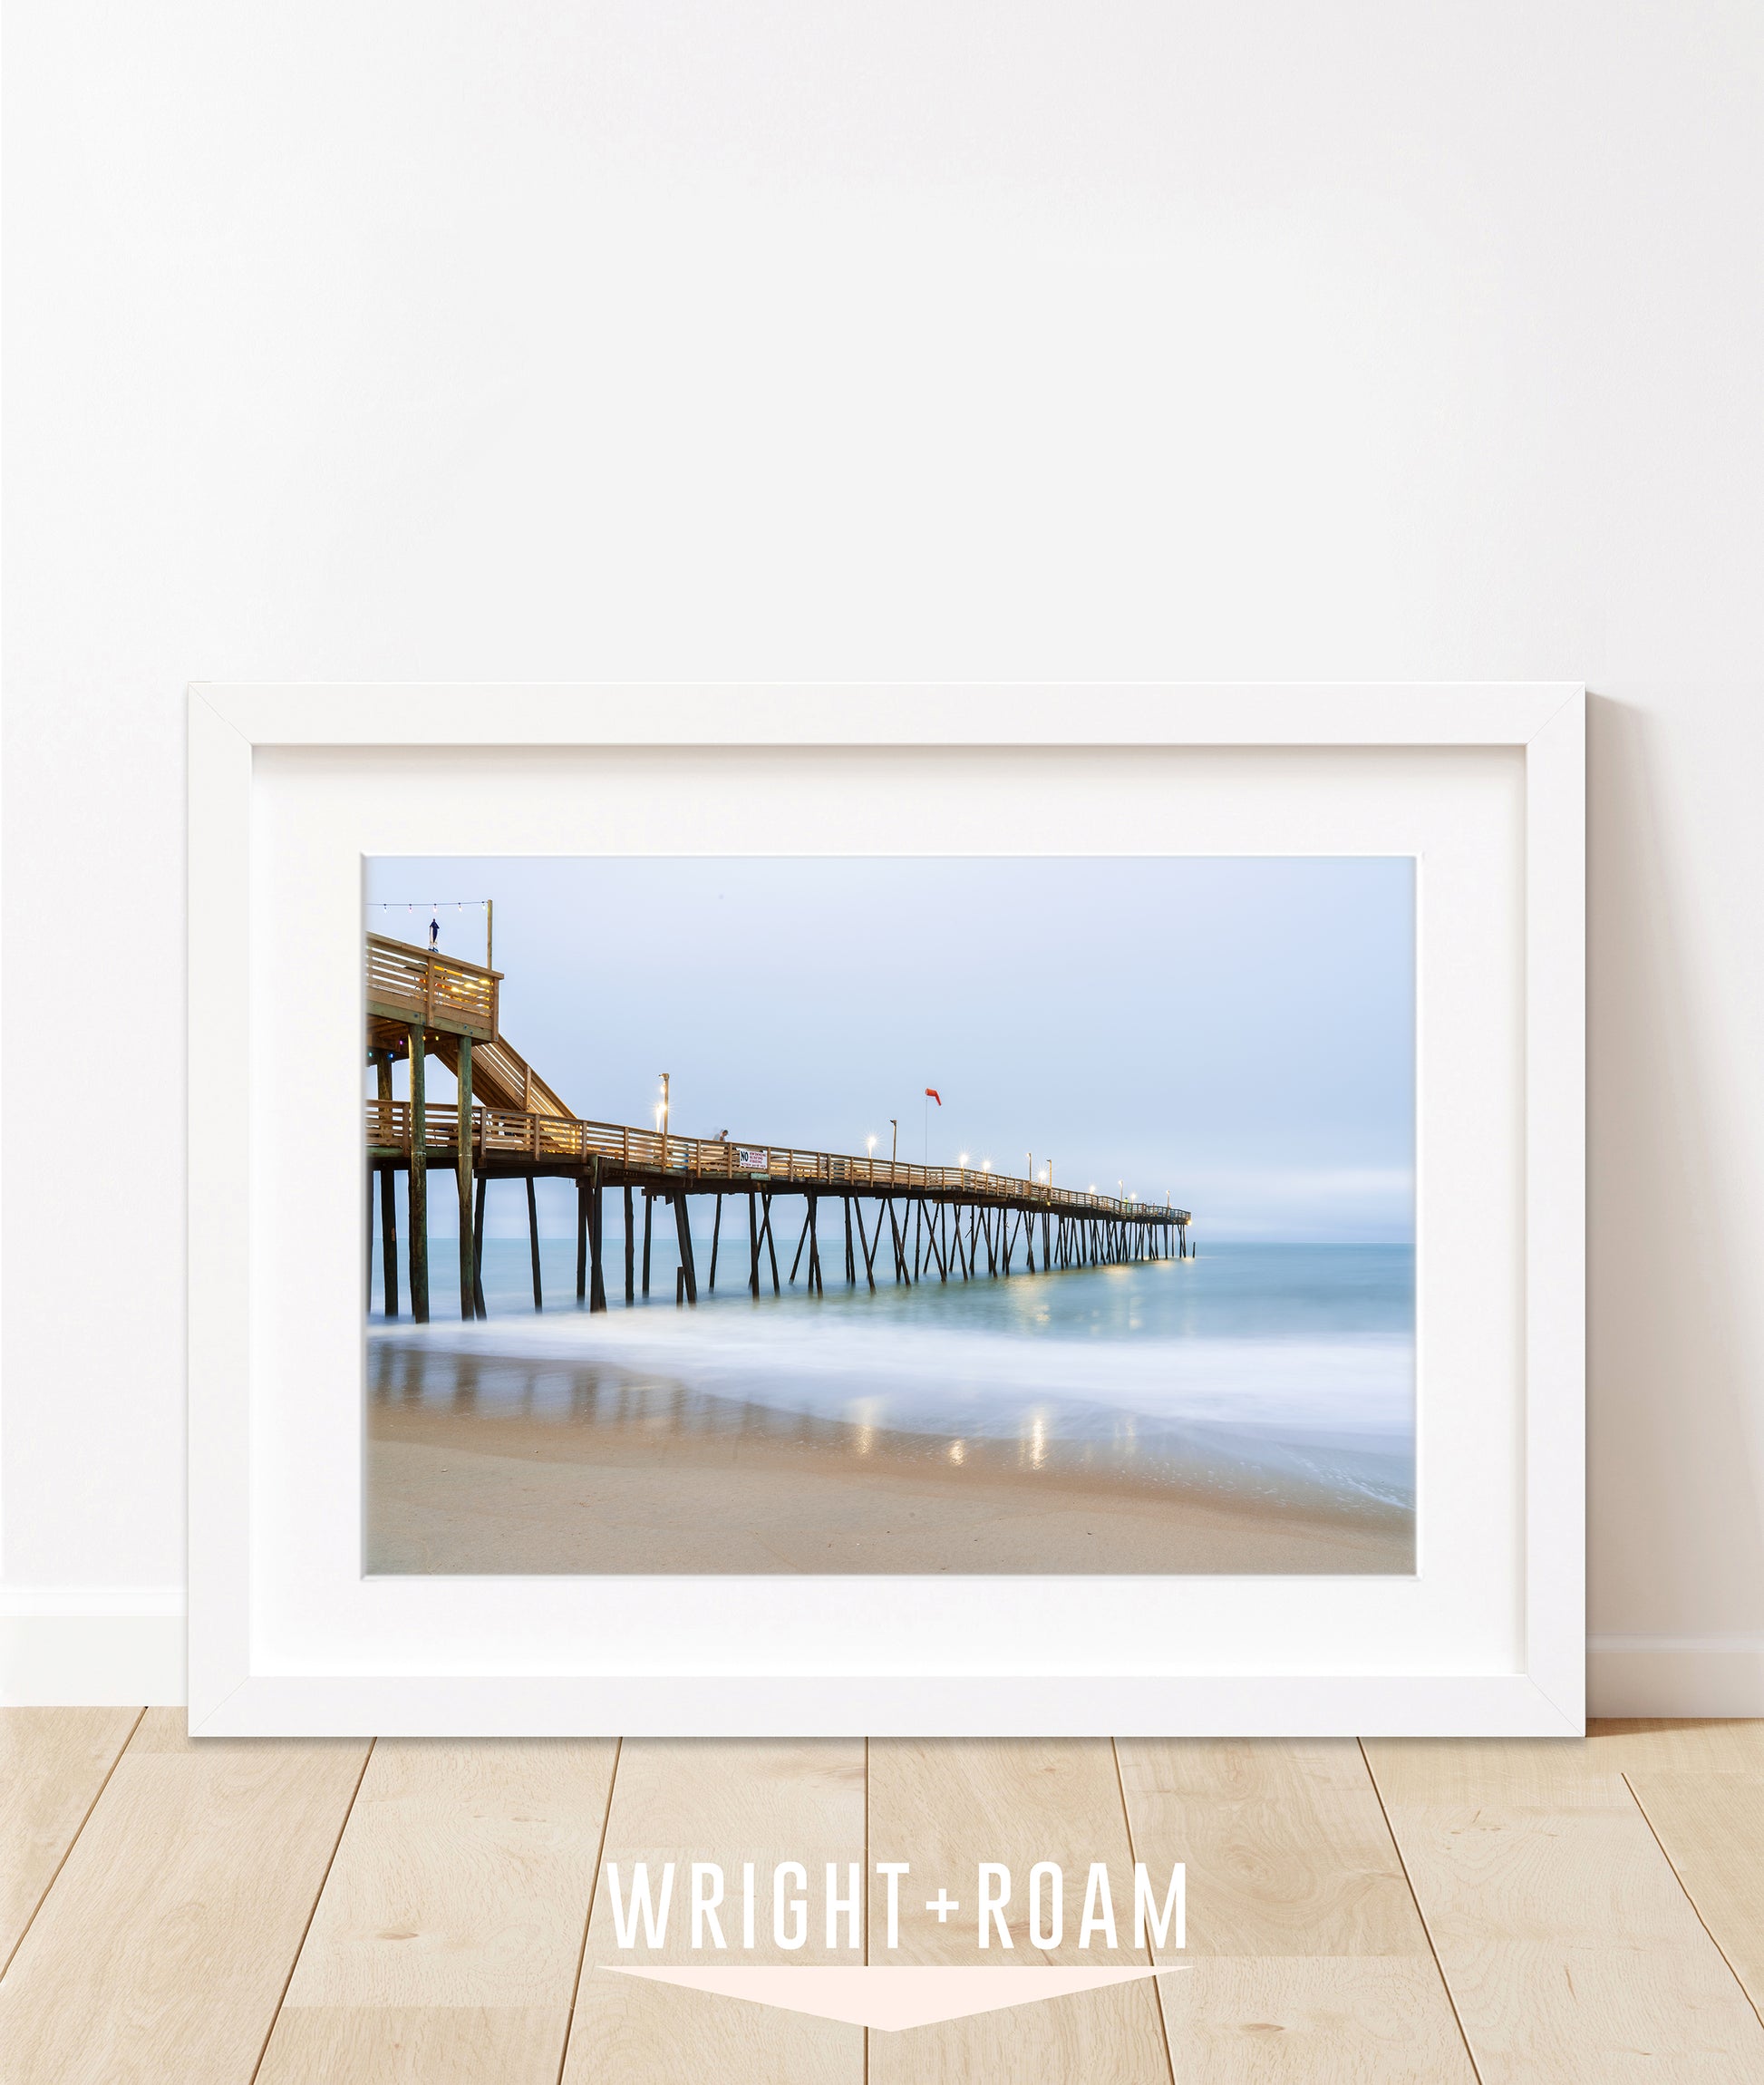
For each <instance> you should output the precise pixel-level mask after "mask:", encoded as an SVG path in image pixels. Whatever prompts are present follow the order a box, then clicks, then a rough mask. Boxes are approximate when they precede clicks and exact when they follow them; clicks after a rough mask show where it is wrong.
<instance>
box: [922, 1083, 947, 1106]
mask: <svg viewBox="0 0 1764 2085" xmlns="http://www.w3.org/2000/svg"><path fill="white" fill-rule="evenodd" d="M925 1097H926V1100H927V1101H935V1102H936V1103H937V1105H938V1107H940V1108H941V1107H942V1106H943V1104H944V1097H943V1095H942V1094H941V1093H940V1092H938V1091H937V1089H936V1088H935V1086H927V1087H926V1089H925Z"/></svg>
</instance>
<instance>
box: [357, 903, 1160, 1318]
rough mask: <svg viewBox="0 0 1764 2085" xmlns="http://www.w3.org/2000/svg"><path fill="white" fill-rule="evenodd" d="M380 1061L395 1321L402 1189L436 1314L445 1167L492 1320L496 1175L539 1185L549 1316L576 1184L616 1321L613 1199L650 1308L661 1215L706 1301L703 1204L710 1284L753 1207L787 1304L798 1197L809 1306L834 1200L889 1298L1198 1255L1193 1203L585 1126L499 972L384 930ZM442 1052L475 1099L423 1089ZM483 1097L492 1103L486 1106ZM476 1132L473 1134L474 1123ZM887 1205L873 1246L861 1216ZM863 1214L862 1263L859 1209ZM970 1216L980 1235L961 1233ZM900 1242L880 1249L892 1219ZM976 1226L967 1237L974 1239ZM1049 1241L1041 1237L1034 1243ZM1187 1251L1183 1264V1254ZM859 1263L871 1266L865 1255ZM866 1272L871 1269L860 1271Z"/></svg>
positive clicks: (467, 1300) (755, 1277) (376, 1052)
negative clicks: (740, 1208) (609, 1233)
mask: <svg viewBox="0 0 1764 2085" xmlns="http://www.w3.org/2000/svg"><path fill="white" fill-rule="evenodd" d="M367 965H368V976H367V984H368V989H367V1054H368V1061H369V1062H370V1063H373V1064H375V1065H377V1067H378V1069H379V1073H380V1077H379V1092H378V1094H377V1096H375V1097H371V1098H369V1099H368V1100H367V1101H366V1103H365V1108H366V1117H365V1130H366V1145H367V1158H368V1163H369V1169H370V1172H369V1246H368V1250H369V1256H370V1264H371V1260H372V1253H373V1187H374V1184H375V1181H376V1179H377V1181H378V1185H379V1188H380V1196H379V1201H380V1217H381V1223H380V1228H381V1244H382V1251H383V1265H384V1299H385V1307H386V1310H387V1313H388V1314H389V1315H390V1314H396V1312H397V1308H398V1301H397V1297H398V1275H397V1245H396V1236H395V1230H394V1222H395V1217H394V1203H393V1176H394V1174H395V1173H397V1172H399V1171H401V1170H402V1171H403V1172H405V1173H406V1174H407V1175H408V1176H409V1179H410V1190H411V1192H410V1209H411V1227H412V1240H411V1247H412V1249H411V1266H410V1277H411V1297H412V1310H413V1313H414V1314H415V1315H416V1316H417V1317H418V1318H419V1319H422V1318H426V1317H427V1315H428V1250H427V1201H428V1195H427V1185H426V1182H427V1177H428V1175H429V1173H430V1172H431V1171H434V1170H437V1169H442V1170H446V1171H449V1172H451V1173H453V1174H454V1175H455V1177H456V1179H457V1182H458V1188H459V1195H460V1215H461V1219H462V1220H461V1223H460V1241H461V1245H460V1313H461V1315H462V1316H466V1317H472V1316H480V1315H482V1314H483V1310H484V1303H483V1278H482V1264H483V1226H484V1184H485V1182H486V1181H488V1180H490V1179H521V1180H525V1181H526V1182H527V1207H528V1227H529V1234H530V1239H531V1246H532V1268H533V1302H534V1306H535V1308H536V1309H537V1308H543V1306H544V1298H543V1293H542V1285H541V1280H540V1272H539V1250H538V1208H537V1205H536V1203H535V1199H534V1194H533V1186H532V1183H533V1182H534V1181H535V1180H536V1179H540V1178H562V1179H568V1180H572V1181H574V1182H575V1183H576V1188H577V1296H578V1298H583V1299H586V1301H587V1302H588V1304H589V1307H590V1309H594V1310H604V1309H605V1308H606V1293H605V1277H604V1269H603V1266H602V1252H601V1223H602V1198H603V1197H604V1195H605V1193H606V1190H608V1189H617V1190H622V1191H623V1193H624V1197H625V1299H626V1301H627V1302H630V1301H633V1300H635V1295H636V1276H635V1248H634V1242H633V1241H634V1197H635V1194H637V1193H641V1194H642V1196H643V1198H644V1211H643V1285H642V1293H643V1294H644V1295H648V1294H649V1270H650V1256H651V1253H650V1247H651V1234H652V1225H653V1214H654V1203H655V1202H656V1201H658V1200H659V1201H663V1202H664V1203H666V1204H668V1205H670V1206H671V1207H672V1208H673V1211H674V1227H675V1234H676V1239H677V1243H678V1246H679V1254H680V1268H679V1276H678V1295H677V1300H678V1301H680V1302H682V1303H684V1304H693V1303H696V1302H697V1300H698V1287H697V1269H696V1266H695V1259H694V1252H693V1234H692V1227H691V1223H690V1220H689V1217H688V1215H687V1206H688V1199H689V1198H691V1197H692V1196H694V1195H713V1196H715V1197H716V1198H717V1209H716V1227H715V1230H714V1231H713V1234H712V1256H711V1277H710V1285H712V1286H714V1285H715V1280H716V1266H717V1255H718V1251H719V1246H720V1241H721V1236H722V1198H724V1197H725V1196H730V1195H733V1196H738V1197H741V1198H744V1200H745V1202H746V1204H747V1211H748V1230H749V1240H748V1244H749V1252H748V1255H747V1257H748V1260H749V1268H748V1286H749V1287H750V1289H751V1293H752V1294H753V1295H759V1294H760V1291H761V1279H762V1254H763V1256H764V1258H763V1266H764V1268H766V1269H769V1271H770V1275H771V1286H772V1288H773V1291H774V1293H781V1285H780V1277H779V1273H778V1265H777V1243H776V1240H775V1239H774V1237H773V1236H772V1232H771V1214H772V1202H773V1199H774V1198H776V1197H778V1196H780V1195H800V1196H801V1197H802V1198H803V1203H804V1211H803V1219H802V1228H801V1233H800V1236H799V1238H798V1241H797V1247H796V1256H795V1259H794V1260H793V1261H792V1264H791V1268H790V1281H791V1282H792V1283H794V1282H795V1280H796V1278H797V1274H798V1270H799V1268H800V1266H801V1265H802V1261H803V1255H804V1251H805V1248H806V1251H807V1255H808V1266H807V1272H808V1281H809V1292H810V1293H819V1292H820V1290H821V1287H822V1267H821V1257H820V1241H819V1223H818V1216H819V1204H820V1203H821V1202H823V1201H825V1200H829V1199H830V1200H833V1201H834V1202H836V1203H837V1204H838V1205H841V1206H842V1214H843V1217H844V1227H845V1251H844V1262H845V1274H846V1278H847V1280H848V1281H849V1282H852V1283H854V1284H855V1283H856V1282H857V1281H858V1279H860V1278H862V1279H865V1280H867V1283H868V1285H869V1286H870V1287H871V1288H874V1287H875V1286H876V1262H877V1259H878V1258H880V1259H882V1260H883V1264H884V1269H885V1278H887V1272H888V1270H889V1269H890V1267H891V1269H892V1275H893V1278H894V1279H895V1280H897V1281H900V1282H905V1283H906V1284H907V1285H909V1286H910V1285H912V1284H913V1283H915V1282H917V1281H920V1280H925V1279H929V1278H931V1276H932V1275H935V1278H936V1279H937V1280H939V1281H940V1282H946V1281H949V1280H952V1279H959V1280H963V1281H966V1280H972V1279H976V1278H979V1275H980V1268H981V1262H982V1259H983V1257H984V1262H985V1268H986V1275H987V1276H988V1277H989V1278H990V1277H992V1276H993V1275H1001V1274H1002V1275H1009V1274H1010V1273H1011V1271H1012V1260H1013V1256H1014V1255H1015V1253H1016V1252H1018V1251H1019V1250H1021V1251H1022V1252H1023V1255H1024V1258H1025V1262H1026V1266H1027V1269H1028V1271H1029V1272H1031V1273H1033V1272H1035V1271H1036V1268H1037V1256H1036V1246H1037V1243H1038V1242H1039V1244H1040V1246H1041V1256H1040V1267H1041V1271H1042V1272H1050V1271H1053V1270H1056V1269H1059V1268H1063V1267H1069V1266H1098V1265H1106V1264H1111V1263H1114V1262H1118V1261H1124V1260H1130V1259H1139V1258H1166V1257H1169V1258H1184V1257H1187V1254H1188V1242H1187V1228H1188V1225H1189V1222H1190V1221H1191V1218H1190V1215H1189V1212H1188V1211H1187V1209H1181V1208H1178V1207H1175V1206H1174V1205H1173V1204H1169V1203H1149V1202H1142V1201H1139V1200H1136V1199H1134V1198H1131V1197H1125V1198H1123V1197H1118V1196H1113V1195H1100V1194H1092V1193H1090V1192H1088V1191H1086V1190H1081V1189H1075V1188H1056V1187H1054V1186H1052V1185H1051V1184H1050V1183H1048V1182H1045V1181H1036V1180H1031V1179H1020V1178H1013V1177H1012V1176H1010V1175H1007V1174H1001V1173H996V1172H993V1170H992V1169H990V1168H987V1167H974V1166H922V1165H914V1164H911V1163H910V1162H907V1161H904V1160H901V1159H877V1158H875V1157H870V1156H865V1157H859V1156H856V1155H852V1154H848V1153H845V1152H838V1151H816V1150H804V1149H799V1148H797V1147H794V1146H790V1145H780V1144H771V1143H761V1142H757V1141H754V1142H746V1141H742V1140H741V1139H735V1138H724V1137H716V1138H705V1137H682V1136H675V1135H673V1134H672V1133H669V1132H664V1131H663V1130H645V1129H638V1128H635V1127H633V1126H631V1125H628V1124H625V1123H617V1122H598V1121H593V1120H588V1119H586V1118H585V1117H582V1116H577V1115H574V1114H572V1113H571V1112H570V1111H569V1110H568V1109H567V1107H566V1106H565V1104H564V1102H563V1101H561V1100H560V1099H559V1098H558V1097H557V1094H556V1092H554V1091H553V1090H552V1089H551V1088H550V1087H549V1086H548V1085H547V1084H546V1082H545V1081H543V1080H542V1079H540V1078H539V1077H538V1074H537V1073H536V1072H534V1070H533V1068H532V1067H531V1065H529V1064H528V1062H527V1061H526V1060H525V1059H524V1058H523V1057H522V1056H521V1055H520V1054H519V1052H518V1051H516V1050H515V1049H514V1047H513V1046H512V1044H510V1043H509V1042H508V1041H507V1039H506V1038H505V1037H504V1036H503V1035H502V1034H501V1033H500V1031H499V984H500V981H501V974H500V973H499V972H498V971H494V970H489V969H486V968H484V967H482V966H481V965H477V964H470V963H463V962H460V960H459V959H457V958H454V957H449V956H442V955H438V954H436V953H434V952H431V951H430V950H427V949H422V948H417V947H413V946H410V945H408V944H405V943H402V942H394V941H390V940H388V939H386V938H385V937H384V936H379V935H370V936H368V943H367ZM431 1054H432V1055H435V1056H438V1057H440V1058H441V1062H443V1063H444V1064H446V1066H447V1068H448V1070H449V1071H450V1072H453V1074H454V1075H455V1077H456V1078H457V1079H458V1081H459V1082H460V1093H461V1100H460V1101H455V1102H442V1103H441V1104H439V1105H436V1104H433V1103H431V1102H430V1101H428V1100H427V1098H426V1095H425V1092H424V1083H425V1081H424V1079H423V1074H422V1062H423V1059H424V1058H425V1057H426V1056H429V1055H431ZM401 1058H402V1059H408V1061H409V1062H410V1064H411V1070H412V1098H411V1099H410V1100H408V1101H395V1100H393V1097H392V1066H393V1062H395V1061H396V1060H398V1059H401ZM480 1094H481V1095H482V1096H483V1099H482V1100H480V1099H479V1098H477V1096H478V1095H480ZM462 1119H463V1120H464V1121H465V1122H466V1124H467V1131H466V1134H465V1136H464V1138H463V1139H461V1135H460V1122H461V1120H462ZM865 1203H868V1204H870V1205H872V1207H873V1214H874V1218H875V1235H874V1236H873V1237H872V1236H871V1235H870V1231H869V1227H868V1226H867V1224H866V1223H865V1221H864V1212H863V1207H862V1205H864V1204H865ZM854 1205H857V1207H856V1217H857V1233H856V1244H857V1246H858V1249H857V1250H855V1249H854V1238H853V1215H854ZM964 1212H965V1217H966V1221H965V1231H966V1236H965V1237H964V1235H963V1234H964ZM885 1217H886V1219H887V1227H888V1233H887V1241H886V1243H887V1246H888V1248H889V1250H888V1252H887V1254H886V1255H885V1254H884V1250H883V1247H884V1245H885V1239H884V1235H883V1223H884V1218H885ZM1038 1231H1039V1233H1040V1237H1039V1241H1038V1239H1037V1232H1038ZM1172 1246H1174V1250H1172V1249H1171V1248H1172ZM860 1254H861V1258H860ZM860 1265H861V1269H862V1272H861V1275H860V1273H859V1268H860Z"/></svg>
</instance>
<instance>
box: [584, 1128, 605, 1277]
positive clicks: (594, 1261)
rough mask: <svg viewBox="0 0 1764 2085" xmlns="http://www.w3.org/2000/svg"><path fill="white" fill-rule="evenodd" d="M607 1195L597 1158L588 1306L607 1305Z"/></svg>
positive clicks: (592, 1177) (591, 1192)
mask: <svg viewBox="0 0 1764 2085" xmlns="http://www.w3.org/2000/svg"><path fill="white" fill-rule="evenodd" d="M605 1230H606V1193H605V1190H604V1189H603V1188H602V1187H601V1185H600V1160H599V1159H595V1160H594V1162H593V1169H592V1171H591V1172H590V1174H589V1177H588V1261H589V1265H588V1308H589V1310H590V1311H597V1310H605V1309H606V1239H605Z"/></svg>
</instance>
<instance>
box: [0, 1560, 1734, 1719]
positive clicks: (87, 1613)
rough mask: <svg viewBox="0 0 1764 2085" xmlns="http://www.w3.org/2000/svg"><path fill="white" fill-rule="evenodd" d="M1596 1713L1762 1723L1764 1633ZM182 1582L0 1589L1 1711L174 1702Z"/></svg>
mask: <svg viewBox="0 0 1764 2085" xmlns="http://www.w3.org/2000/svg"><path fill="white" fill-rule="evenodd" d="M1586 1683H1587V1713H1588V1714H1589V1715H1592V1716H1690V1717H1697V1716H1764V1636H1594V1638H1593V1639H1592V1641H1591V1642H1590V1643H1589V1644H1587V1646H1586ZM186 1698H187V1696H186V1690H185V1624H184V1592H183V1588H182V1587H181V1586H168V1587H164V1588H156V1589H150V1590H145V1591H143V1590H141V1589H140V1588H137V1587H133V1586H128V1587H124V1586H68V1587H63V1586H5V1587H0V1706H5V1707H8V1708H25V1707H36V1706H54V1705H57V1704H65V1705H67V1706H75V1705H88V1704H94V1705H96V1704H116V1705H120V1706H132V1705H137V1704H139V1703H141V1702H147V1703H149V1704H150V1705H151V1706H154V1707H176V1706H181V1704H182V1703H183V1702H184V1701H185V1700H186Z"/></svg>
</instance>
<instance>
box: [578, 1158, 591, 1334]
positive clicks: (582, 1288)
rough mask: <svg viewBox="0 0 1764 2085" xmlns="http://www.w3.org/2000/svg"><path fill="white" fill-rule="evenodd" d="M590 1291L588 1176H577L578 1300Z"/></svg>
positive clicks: (580, 1300)
mask: <svg viewBox="0 0 1764 2085" xmlns="http://www.w3.org/2000/svg"><path fill="white" fill-rule="evenodd" d="M587 1293H588V1176H587V1175H586V1173H578V1174H577V1176H576V1300H577V1303H581V1302H582V1301H583V1300H584V1298H585V1297H586V1295H587Z"/></svg>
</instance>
